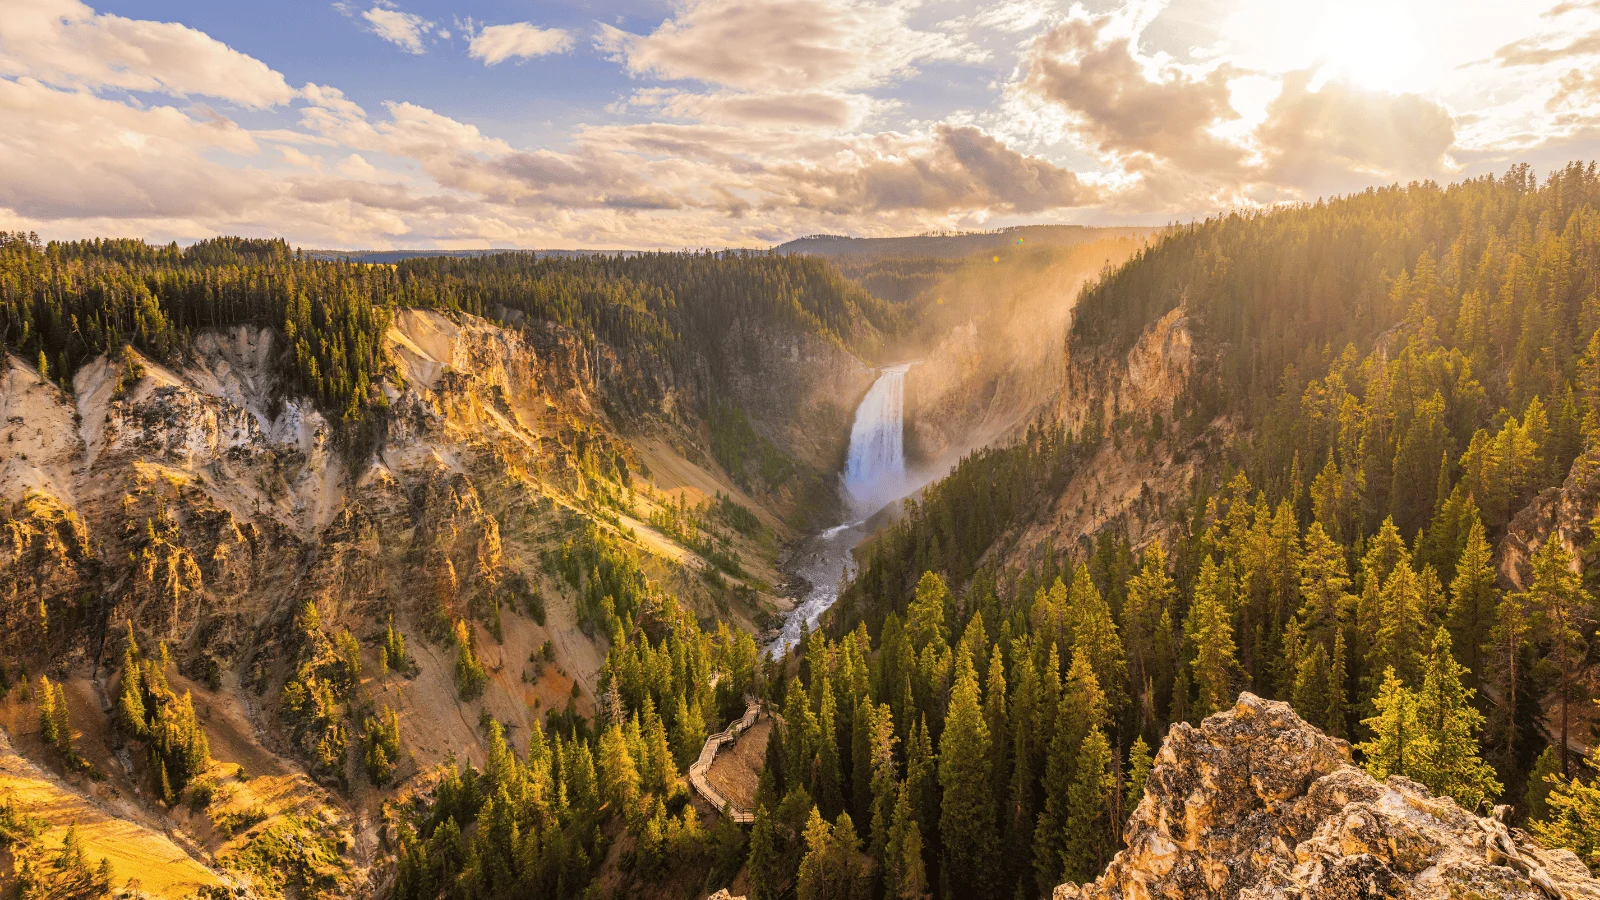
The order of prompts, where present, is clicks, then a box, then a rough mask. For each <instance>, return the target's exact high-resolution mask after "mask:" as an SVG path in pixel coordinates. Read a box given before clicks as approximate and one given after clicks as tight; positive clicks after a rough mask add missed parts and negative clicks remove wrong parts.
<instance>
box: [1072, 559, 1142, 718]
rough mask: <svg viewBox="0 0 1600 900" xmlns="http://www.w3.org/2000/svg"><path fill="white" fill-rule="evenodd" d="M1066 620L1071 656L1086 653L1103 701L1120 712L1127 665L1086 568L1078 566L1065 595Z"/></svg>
mask: <svg viewBox="0 0 1600 900" xmlns="http://www.w3.org/2000/svg"><path fill="white" fill-rule="evenodd" d="M1067 607H1068V613H1067V615H1068V618H1069V620H1070V621H1071V623H1072V646H1073V653H1074V655H1077V654H1087V655H1088V658H1089V664H1090V666H1091V667H1093V669H1094V675H1095V678H1096V679H1097V680H1098V681H1099V683H1100V688H1101V690H1103V691H1105V695H1106V701H1107V702H1108V703H1109V705H1110V708H1111V709H1112V711H1116V710H1120V709H1121V708H1122V707H1123V705H1124V704H1125V703H1126V702H1127V692H1126V690H1125V688H1124V685H1125V684H1127V681H1128V663H1127V657H1126V653H1125V651H1124V649H1123V646H1122V638H1121V636H1120V635H1119V634H1118V633H1117V624H1116V622H1114V621H1112V618H1111V607H1110V606H1108V605H1107V604H1106V601H1105V598H1104V597H1102V596H1101V594H1100V591H1099V590H1098V589H1097V588H1096V587H1095V586H1094V579H1093V578H1091V577H1090V575H1089V567H1088V566H1087V565H1085V564H1082V563H1080V564H1079V565H1078V568H1077V571H1076V572H1075V573H1074V574H1073V576H1072V590H1071V591H1070V592H1069V593H1068V595H1067Z"/></svg>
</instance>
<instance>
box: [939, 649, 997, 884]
mask: <svg viewBox="0 0 1600 900" xmlns="http://www.w3.org/2000/svg"><path fill="white" fill-rule="evenodd" d="M990 740H991V738H990V735H989V726H988V725H987V724H986V723H985V722H984V720H983V709H982V707H981V706H980V705H979V703H978V675H977V672H976V671H975V670H974V669H973V667H972V660H971V659H970V658H968V657H967V656H966V654H965V653H958V654H957V656H956V682H955V688H954V690H953V691H952V693H951V696H950V714H949V716H948V717H947V718H946V720H945V726H944V734H943V735H941V736H940V738H939V786H940V788H942V789H943V792H944V795H943V801H942V806H941V812H940V817H939V836H940V839H941V843H942V845H943V847H944V855H943V859H942V862H941V864H940V866H939V873H940V881H941V884H942V885H943V890H941V892H940V893H941V894H943V895H944V896H946V897H952V898H954V897H981V896H988V895H989V893H990V892H991V891H992V890H993V885H994V884H996V883H997V880H998V878H997V876H998V874H999V872H998V863H999V842H998V833H997V832H996V829H995V824H996V818H995V804H994V794H993V793H992V791H993V787H992V786H993V783H994V775H993V772H992V771H991V769H990V764H991V756H990Z"/></svg>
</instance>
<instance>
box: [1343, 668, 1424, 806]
mask: <svg viewBox="0 0 1600 900" xmlns="http://www.w3.org/2000/svg"><path fill="white" fill-rule="evenodd" d="M1372 705H1373V708H1374V709H1375V710H1376V713H1375V714H1374V715H1373V716H1371V717H1369V718H1366V719H1362V720H1361V724H1362V725H1365V726H1366V727H1367V730H1368V731H1369V732H1371V734H1372V739H1371V740H1369V741H1364V742H1362V743H1360V744H1357V745H1356V749H1357V750H1360V751H1361V754H1362V756H1363V758H1364V762H1363V763H1362V765H1363V767H1364V768H1366V770H1367V771H1368V772H1370V773H1371V774H1372V777H1373V778H1376V779H1378V780H1379V781H1382V780H1383V779H1385V778H1388V777H1389V776H1390V775H1393V774H1400V775H1404V774H1406V773H1407V772H1412V771H1415V760H1416V754H1417V740H1418V738H1419V737H1420V735H1419V733H1418V726H1417V698H1416V695H1415V694H1413V693H1412V692H1411V691H1410V690H1409V689H1407V688H1406V686H1405V685H1404V684H1403V683H1402V682H1401V681H1400V678H1399V677H1398V676H1397V675H1395V672H1394V669H1393V668H1389V669H1386V670H1384V673H1383V684H1382V686H1381V687H1380V688H1379V689H1378V695H1377V696H1376V697H1374V698H1373V699H1372Z"/></svg>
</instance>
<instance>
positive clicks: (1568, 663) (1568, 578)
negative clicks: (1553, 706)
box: [1527, 534, 1592, 775]
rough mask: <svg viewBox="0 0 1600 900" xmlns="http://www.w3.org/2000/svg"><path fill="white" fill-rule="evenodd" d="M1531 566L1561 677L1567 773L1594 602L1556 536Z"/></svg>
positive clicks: (1533, 607)
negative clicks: (1574, 704)
mask: <svg viewBox="0 0 1600 900" xmlns="http://www.w3.org/2000/svg"><path fill="white" fill-rule="evenodd" d="M1531 565H1532V568H1533V582H1532V584H1530V585H1529V586H1528V591H1527V604H1528V608H1529V610H1530V612H1531V613H1532V624H1533V626H1534V628H1535V630H1536V632H1537V633H1538V634H1539V635H1540V637H1541V638H1542V641H1543V643H1544V644H1545V645H1546V646H1547V647H1548V648H1549V649H1548V651H1547V658H1548V660H1549V662H1550V664H1551V666H1552V667H1553V668H1554V670H1555V673H1556V690H1555V699H1556V703H1557V704H1558V708H1559V709H1560V712H1561V718H1560V720H1559V722H1560V725H1561V731H1560V734H1559V735H1558V736H1557V744H1556V747H1557V748H1558V749H1559V751H1560V755H1561V772H1562V774H1563V775H1565V774H1567V773H1569V772H1570V771H1571V767H1570V765H1569V762H1568V759H1567V747H1568V732H1569V730H1570V724H1571V719H1572V717H1571V713H1570V707H1571V704H1572V702H1573V701H1574V700H1581V699H1582V698H1581V696H1580V692H1581V689H1582V688H1581V684H1580V682H1579V679H1578V677H1577V674H1578V669H1579V667H1580V666H1581V665H1582V664H1583V659H1584V654H1585V650H1586V647H1585V644H1584V640H1583V629H1584V627H1585V626H1586V625H1588V624H1589V622H1590V620H1591V618H1592V608H1591V605H1592V601H1591V600H1590V597H1589V593H1588V591H1585V590H1584V589H1583V579H1582V577H1581V576H1580V575H1578V573H1576V572H1574V571H1572V555H1571V554H1569V553H1568V552H1567V550H1566V547H1564V546H1562V544H1561V539H1560V538H1559V537H1558V536H1557V535H1555V534H1551V535H1550V537H1549V539H1547V540H1546V541H1545V542H1544V544H1543V545H1542V546H1541V547H1540V548H1539V550H1538V551H1537V552H1535V553H1534V555H1533V559H1532V560H1531Z"/></svg>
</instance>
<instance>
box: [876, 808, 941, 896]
mask: <svg viewBox="0 0 1600 900" xmlns="http://www.w3.org/2000/svg"><path fill="white" fill-rule="evenodd" d="M922 854H923V847H922V829H921V828H920V827H918V825H917V819H916V816H915V815H913V814H912V811H911V794H910V792H909V791H907V790H906V786H905V785H903V784H902V785H901V786H900V790H899V792H898V794H897V795H896V797H895V803H894V821H893V824H891V825H890V826H889V841H888V846H887V848H886V850H885V853H884V896H886V897H890V898H893V900H929V898H931V896H932V895H931V894H929V893H928V876H927V872H926V870H925V869H924V867H923V864H922Z"/></svg>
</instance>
